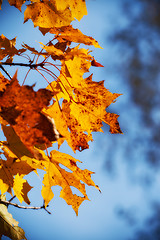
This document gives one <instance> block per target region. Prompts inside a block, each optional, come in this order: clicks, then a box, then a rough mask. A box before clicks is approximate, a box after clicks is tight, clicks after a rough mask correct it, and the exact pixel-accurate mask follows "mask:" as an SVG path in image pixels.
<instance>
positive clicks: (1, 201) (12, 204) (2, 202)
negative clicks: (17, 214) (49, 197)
mask: <svg viewBox="0 0 160 240" xmlns="http://www.w3.org/2000/svg"><path fill="white" fill-rule="evenodd" d="M0 204H4V205H6V206H7V207H8V206H9V205H11V206H14V207H17V208H21V209H32V210H39V209H44V210H45V211H46V212H47V213H48V214H51V212H49V211H48V210H47V209H46V208H45V205H43V206H40V207H33V206H30V207H26V206H21V205H18V204H17V203H12V202H10V201H3V200H0Z"/></svg>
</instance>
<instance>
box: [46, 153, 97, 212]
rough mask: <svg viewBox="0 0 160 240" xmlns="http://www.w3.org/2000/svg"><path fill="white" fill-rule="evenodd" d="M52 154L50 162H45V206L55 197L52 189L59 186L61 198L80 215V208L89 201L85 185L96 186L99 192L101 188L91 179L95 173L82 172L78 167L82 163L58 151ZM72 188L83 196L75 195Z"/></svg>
mask: <svg viewBox="0 0 160 240" xmlns="http://www.w3.org/2000/svg"><path fill="white" fill-rule="evenodd" d="M50 154H51V157H50V160H49V159H48V161H45V162H44V165H45V167H46V174H45V175H44V180H43V184H44V186H43V187H42V196H43V198H44V201H45V206H47V205H48V203H49V202H50V200H51V199H52V198H53V196H54V194H53V192H52V190H51V187H52V186H56V185H58V186H60V187H62V190H61V193H60V197H62V198H63V199H64V200H65V201H66V202H67V204H68V205H71V206H72V208H73V209H74V211H75V213H76V214H77V215H78V208H79V206H80V205H81V203H82V202H83V201H84V200H88V196H87V194H86V190H85V184H87V185H89V186H94V187H96V188H97V189H98V190H99V187H98V186H96V185H95V183H94V182H93V180H92V179H91V174H92V173H93V172H91V171H89V170H87V169H85V170H81V169H80V168H79V167H78V166H77V162H80V161H79V160H76V159H75V158H73V157H71V156H70V155H68V154H65V153H60V152H58V151H56V150H53V151H51V153H50ZM61 165H62V167H61ZM63 166H65V167H66V168H67V169H68V171H67V170H65V169H64V168H63ZM82 182H83V183H82ZM71 187H75V188H76V189H78V190H79V191H80V193H81V194H82V195H83V196H78V195H77V194H73V192H72V189H71Z"/></svg>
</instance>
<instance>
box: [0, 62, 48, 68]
mask: <svg viewBox="0 0 160 240" xmlns="http://www.w3.org/2000/svg"><path fill="white" fill-rule="evenodd" d="M2 65H5V66H21V67H29V68H31V69H34V68H37V67H43V66H44V65H45V63H44V62H41V63H37V64H34V63H8V62H0V67H1V68H3V66H2Z"/></svg>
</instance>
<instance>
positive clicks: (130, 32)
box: [108, 0, 160, 168]
mask: <svg viewBox="0 0 160 240" xmlns="http://www.w3.org/2000/svg"><path fill="white" fill-rule="evenodd" d="M120 6H121V8H120V11H121V15H122V17H123V22H124V23H123V26H119V25H118V24H117V25H116V26H115V27H114V28H113V31H112V33H111V35H110V36H109V38H108V40H109V41H110V43H113V48H114V51H115V52H114V54H117V55H116V56H117V59H119V60H118V61H116V62H115V60H113V61H114V64H115V65H114V69H116V70H117V72H118V75H119V76H120V77H121V78H122V79H123V81H124V84H125V85H126V86H127V87H129V92H130V96H129V97H130V100H131V104H132V106H133V108H134V107H137V109H138V111H139V112H138V114H139V116H137V115H135V116H134V117H135V118H132V121H133V123H135V120H134V119H138V118H139V123H138V126H137V128H136V129H135V131H133V132H131V131H130V133H129V134H128V133H127V135H128V136H127V137H128V138H130V139H129V140H127V141H126V143H125V148H124V150H126V151H125V156H126V159H127V162H129V161H128V160H130V162H131V159H133V161H135V160H136V158H137V157H136V156H137V155H135V152H136V151H138V150H139V148H141V154H142V155H143V156H141V157H139V158H137V161H142V159H143V160H145V162H146V163H149V164H150V165H151V166H152V167H155V168H157V166H159V164H160V158H159V156H160V147H159V146H160V97H159V96H160V45H159V39H160V31H159V30H160V15H159V13H160V2H159V1H156V0H154V1H150V0H143V1H142V0H137V1H125V0H123V1H122V2H121V5H120ZM127 104H129V102H128V103H127ZM126 107H127V106H126ZM133 108H130V109H128V111H127V113H128V115H129V114H132V113H133V111H132V110H133ZM130 112H131V113H130ZM136 113H137V112H136ZM125 127H126V126H125ZM135 150H136V151H135ZM133 161H132V162H133Z"/></svg>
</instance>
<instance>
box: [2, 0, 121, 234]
mask: <svg viewBox="0 0 160 240" xmlns="http://www.w3.org/2000/svg"><path fill="white" fill-rule="evenodd" d="M8 2H9V3H10V5H11V6H14V7H16V8H17V9H18V10H19V11H21V7H22V5H23V4H26V3H27V2H28V1H25V0H8ZM1 3H2V1H0V8H1ZM1 11H3V5H2V10H1ZM86 14H87V9H86V4H85V1H84V0H78V1H77V0H65V1H64V0H63V1H59V0H51V1H49V0H44V1H41V0H36V1H34V0H32V1H30V2H29V3H27V5H26V10H25V11H24V23H25V22H27V21H28V20H30V19H31V20H32V21H33V23H34V27H38V28H39V30H40V31H41V32H42V34H43V35H45V34H46V33H49V34H50V38H51V40H50V41H49V42H48V43H47V44H44V43H40V45H41V51H38V50H36V49H35V48H34V47H32V46H29V45H27V44H26V43H23V44H22V46H21V48H20V49H18V48H17V47H16V38H13V39H8V38H7V37H6V36H4V35H1V36H0V68H1V73H0V124H1V129H2V131H3V133H4V135H5V137H6V141H0V146H1V152H0V154H1V159H0V190H1V200H0V203H1V204H0V207H1V208H4V211H7V208H6V206H8V205H9V204H11V201H8V202H6V201H4V199H3V194H5V193H6V192H8V193H9V194H11V195H12V196H13V195H14V197H16V198H18V200H19V202H20V203H22V202H23V201H24V202H25V203H27V204H30V200H29V198H28V195H27V194H28V192H29V191H30V190H31V189H32V187H31V186H30V185H29V183H28V182H27V180H26V179H25V178H24V177H25V176H27V175H28V174H29V173H31V172H37V170H38V169H40V170H43V171H44V172H45V173H44V178H43V181H42V191H41V194H42V197H43V199H44V205H43V206H42V207H41V208H44V209H46V208H47V206H48V204H49V202H50V201H51V199H52V198H53V196H54V193H53V191H52V187H53V186H56V185H58V186H60V187H61V193H60V197H61V198H63V199H64V200H65V201H66V203H67V204H68V205H71V206H72V208H73V209H74V211H75V213H76V214H77V215H78V208H79V206H80V205H81V203H82V202H83V201H84V200H88V196H87V194H86V189H85V186H86V185H89V186H94V187H96V188H97V189H99V187H98V186H97V185H95V183H94V182H93V180H92V179H91V175H92V173H93V172H91V171H89V170H87V169H84V170H81V168H80V167H79V166H78V163H79V162H80V161H79V160H77V159H75V158H73V157H72V156H70V155H68V154H66V153H62V152H60V151H57V150H51V151H50V150H49V149H48V148H50V147H52V145H53V143H55V142H57V143H58V148H60V146H61V145H62V144H63V142H64V141H66V142H67V144H68V145H69V147H70V148H71V149H72V150H73V152H76V150H78V151H82V150H84V149H87V148H89V142H90V141H93V137H92V132H102V126H103V123H106V124H108V125H109V126H110V132H111V133H121V130H120V127H119V123H118V120H117V118H118V115H117V114H114V113H109V112H107V111H106V109H107V107H108V106H109V105H110V104H111V103H112V102H115V100H116V98H117V97H118V96H119V95H120V94H117V93H111V92H109V90H107V89H106V88H105V87H104V81H100V82H97V81H93V80H92V77H93V76H92V74H91V73H90V74H89V72H90V67H91V66H95V67H102V65H101V64H100V63H98V62H97V61H96V60H95V59H94V57H93V56H92V55H91V51H89V50H88V49H87V48H82V47H81V45H80V44H84V45H93V46H94V47H98V48H101V47H100V45H99V44H98V42H97V41H96V40H95V39H93V38H92V37H89V36H86V35H84V34H83V33H82V32H81V31H80V30H79V29H75V28H73V26H72V25H71V22H72V21H73V20H75V19H77V20H79V21H80V20H81V18H82V17H83V16H84V15H86ZM14 57H16V59H17V57H19V59H20V61H19V62H15V61H14ZM23 57H25V58H27V59H28V62H27V63H26V61H25V62H23V59H24V58H23ZM6 66H18V68H20V69H21V68H24V67H25V68H28V71H27V73H26V76H25V78H24V79H23V81H22V80H19V79H18V70H16V72H15V74H14V75H13V76H10V74H9V72H8V71H7V70H6ZM7 69H8V68H7ZM33 70H35V71H36V72H37V73H38V74H39V76H40V75H41V77H43V79H44V80H45V81H46V82H47V83H48V86H47V87H46V88H45V87H44V88H42V89H39V90H37V91H35V90H34V85H28V84H29V83H30V81H29V76H30V74H31V72H32V71H33ZM57 71H58V73H59V74H57V73H55V72H57ZM86 73H88V76H86ZM84 74H85V77H84ZM49 79H52V81H50V80H49ZM26 83H27V85H26ZM67 169H68V170H67ZM71 187H75V188H77V189H78V190H79V191H80V192H81V194H82V196H79V195H78V194H74V193H73V192H72V188H71ZM14 197H13V198H14ZM4 204H5V205H6V206H4ZM7 204H8V205H7ZM12 205H15V206H17V207H20V205H17V204H13V203H12ZM33 209H36V207H35V208H34V207H33ZM4 211H3V214H4ZM3 214H2V211H1V212H0V219H1V220H0V221H2V222H3V223H2V226H3V228H2V233H1V235H2V234H4V235H7V236H8V237H12V238H13V239H21V238H19V236H18V235H17V237H13V236H12V234H11V232H10V231H7V230H6V229H7V227H8V226H12V228H15V226H18V225H17V223H14V221H13V220H12V218H8V220H7V221H8V222H9V224H7V227H6V224H4V222H5V221H6V220H5V218H4V217H3ZM6 216H9V213H6Z"/></svg>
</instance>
